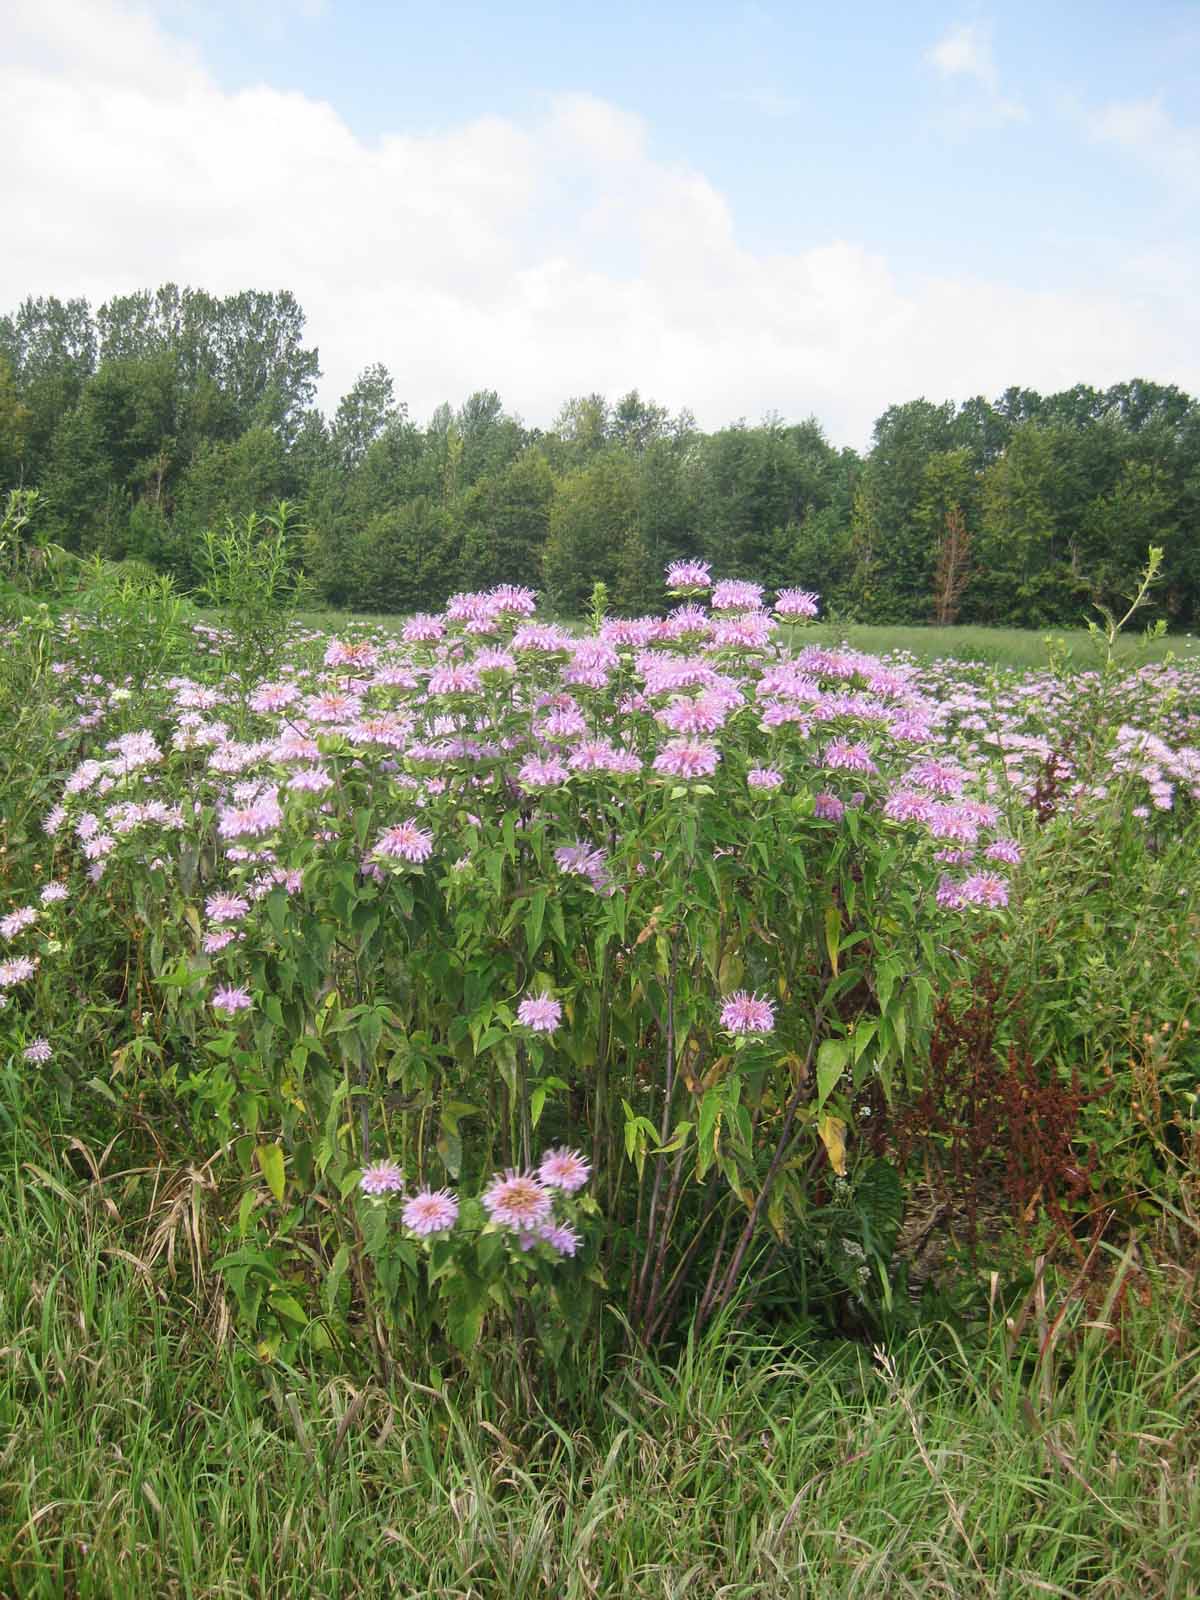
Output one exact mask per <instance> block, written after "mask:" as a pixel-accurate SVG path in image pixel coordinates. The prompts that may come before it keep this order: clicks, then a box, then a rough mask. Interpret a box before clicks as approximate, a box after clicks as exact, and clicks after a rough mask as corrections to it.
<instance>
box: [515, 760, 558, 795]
mask: <svg viewBox="0 0 1200 1600" xmlns="http://www.w3.org/2000/svg"><path fill="white" fill-rule="evenodd" d="M570 775H571V774H570V773H569V772H568V771H567V768H566V767H565V766H564V765H563V763H562V762H561V761H560V760H559V759H558V757H557V756H529V757H527V758H526V760H525V762H524V764H523V765H522V767H521V770H520V771H519V772H518V773H517V782H518V783H519V784H520V785H521V787H522V788H523V789H551V788H556V787H557V786H558V785H559V784H560V783H566V781H567V779H568V778H569V777H570Z"/></svg>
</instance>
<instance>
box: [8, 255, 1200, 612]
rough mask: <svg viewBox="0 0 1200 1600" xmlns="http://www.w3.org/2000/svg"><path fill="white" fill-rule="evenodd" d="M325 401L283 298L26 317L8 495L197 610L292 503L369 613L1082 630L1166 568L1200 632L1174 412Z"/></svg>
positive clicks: (1199, 446) (298, 313)
mask: <svg viewBox="0 0 1200 1600" xmlns="http://www.w3.org/2000/svg"><path fill="white" fill-rule="evenodd" d="M318 376H319V368H318V355H317V352H316V350H314V349H310V348H308V347H307V346H306V345H305V343H304V316H303V312H302V310H301V308H300V307H299V306H298V305H297V304H296V302H295V300H294V298H293V297H292V296H291V295H289V294H286V293H276V294H269V293H258V292H246V293H242V294H237V295H232V296H229V297H227V298H225V299H218V298H216V297H214V296H211V295H208V294H205V293H203V292H199V291H193V290H183V291H180V290H178V289H176V288H175V287H174V286H173V285H168V286H166V287H164V288H162V289H159V290H158V291H157V292H153V293H152V292H145V293H138V294H131V295H125V296H119V297H117V298H115V299H113V300H111V301H109V302H108V303H107V304H105V305H103V306H101V307H100V308H99V310H98V311H96V312H95V313H93V312H92V310H91V308H90V307H89V306H88V304H87V303H86V302H85V301H82V300H68V301H65V302H64V301H60V300H57V299H54V298H42V299H29V300H27V301H25V303H24V304H23V305H22V306H21V307H20V308H19V309H18V310H17V311H16V312H15V313H13V314H12V315H10V316H7V317H4V318H0V488H3V487H5V486H8V487H11V486H15V485H23V486H25V487H30V488H32V487H37V488H39V489H40V491H41V509H40V513H39V515H40V516H41V518H42V520H43V523H44V526H45V531H46V536H47V537H48V538H49V539H50V540H52V541H53V542H56V543H59V544H61V545H63V546H64V547H65V548H66V549H68V550H72V551H77V552H82V553H89V552H96V553H99V554H102V555H104V556H105V557H108V558H111V559H120V558H123V557H136V558H139V559H141V560H143V561H146V562H149V563H150V564H151V565H152V566H154V567H155V568H158V569H160V570H162V571H164V572H168V573H170V574H171V575H172V576H173V577H174V578H175V579H176V580H177V581H178V582H179V583H180V584H181V585H182V586H183V587H184V588H190V587H191V586H192V585H193V584H194V582H195V580H196V579H197V577H198V575H199V574H200V573H201V571H202V570H203V565H204V563H203V559H202V542H203V536H204V534H205V532H206V531H207V530H210V529H212V528H214V527H218V526H220V524H221V522H222V520H223V518H224V517H225V516H226V515H230V514H232V515H235V516H239V517H240V516H243V515H245V514H246V513H248V512H251V511H257V512H258V513H260V514H265V513H266V512H268V511H270V510H271V509H272V508H274V507H275V506H276V505H277V504H278V502H279V501H281V500H287V501H289V502H291V503H292V504H293V506H294V507H295V513H294V515H295V521H296V525H297V526H299V527H301V528H302V529H303V530H304V532H305V539H304V546H303V560H304V564H305V566H306V568H307V570H308V572H309V574H310V575H311V577H312V579H313V581H314V583H315V585H316V588H317V591H318V593H319V595H320V596H321V597H322V598H323V599H324V600H325V601H327V602H329V603H330V604H333V605H336V606H345V607H351V608H354V609H357V610H367V611H376V612H383V611H399V612H405V611H412V610H419V609H423V608H428V607H436V606H440V605H441V604H443V603H444V601H445V600H446V598H447V597H448V596H449V595H451V594H452V593H454V592H456V591H458V590H463V589H482V588H487V587H489V586H491V585H493V584H496V583H501V582H510V583H524V584H529V585H531V586H532V587H535V588H537V589H540V590H542V591H543V592H544V593H545V594H546V595H547V596H548V598H549V600H550V603H551V605H552V606H553V607H554V608H555V609H556V610H557V611H558V612H559V613H560V614H564V613H565V614H577V613H578V612H579V611H580V610H581V609H582V607H583V605H584V603H585V602H586V599H587V595H588V593H589V592H590V589H591V585H592V583H593V582H594V581H595V580H597V579H601V580H603V581H604V582H605V583H606V584H607V585H608V589H609V595H610V602H611V604H612V605H613V606H614V608H615V609H616V610H618V611H621V612H624V613H627V614H635V613H638V612H641V611H645V610H648V609H650V608H652V607H653V606H654V605H655V604H656V603H657V594H658V585H659V580H660V575H661V572H662V569H663V567H664V565H665V564H666V563H667V562H668V561H671V560H677V559H681V558H685V557H697V558H705V559H710V560H715V561H716V562H717V563H718V564H719V567H720V570H721V571H722V573H724V574H726V575H729V576H743V577H756V578H758V579H759V580H761V581H764V582H766V583H768V584H770V585H775V586H778V585H780V584H787V583H798V584H801V585H805V586H808V587H811V588H814V589H817V588H819V589H820V590H821V592H822V596H823V600H824V604H825V607H826V611H827V613H828V614H830V615H832V616H834V617H837V618H841V619H846V620H855V621H860V622H873V623H880V622H893V623H926V622H930V621H937V622H941V623H946V622H952V621H959V622H963V623H972V622H983V623H991V624H998V623H1005V624H1011V625H1015V626H1020V627H1038V626H1042V625H1045V624H1047V623H1055V624H1075V623H1078V622H1079V620H1080V618H1081V616H1083V615H1084V614H1087V613H1089V611H1090V607H1091V605H1092V603H1093V602H1096V601H1099V602H1102V603H1106V604H1112V603H1113V601H1114V598H1115V596H1116V595H1117V594H1119V593H1120V592H1122V590H1123V589H1124V587H1125V586H1126V585H1127V584H1128V582H1129V580H1130V578H1131V576H1132V574H1133V573H1134V572H1136V571H1137V569H1138V568H1139V566H1140V564H1141V562H1142V560H1143V559H1144V556H1145V551H1146V549H1147V547H1148V546H1149V545H1151V544H1155V545H1159V546H1161V547H1163V549H1164V550H1165V552H1166V562H1165V571H1166V574H1167V582H1166V583H1165V584H1164V585H1163V586H1162V587H1161V589H1160V590H1159V591H1158V592H1157V594H1156V597H1155V605H1156V606H1157V607H1158V609H1159V612H1160V614H1161V615H1162V616H1163V617H1164V618H1166V619H1167V621H1168V622H1169V623H1170V624H1171V625H1172V626H1177V627H1180V628H1185V627H1191V626H1192V625H1193V624H1194V623H1195V622H1196V621H1197V619H1198V618H1200V540H1198V539H1197V528H1198V526H1200V403H1198V402H1197V401H1195V400H1193V399H1192V398H1190V397H1189V396H1188V395H1186V394H1184V393H1181V392H1180V391H1179V390H1178V389H1176V388H1174V387H1163V386H1160V385H1155V384H1150V383H1145V382H1139V381H1131V382H1128V383H1123V384H1119V385H1116V386H1114V387H1113V388H1111V389H1108V390H1104V391H1097V390H1094V389H1090V388H1087V387H1086V386H1084V385H1078V386H1076V387H1075V388H1073V389H1070V390H1067V391H1065V392H1063V393H1061V394H1055V395H1049V396H1042V395H1039V394H1036V393H1034V392H1033V391H1031V390H1029V389H1023V388H1010V389H1008V390H1007V391H1006V392H1005V393H1004V394H1003V395H1002V396H1000V397H999V398H998V399H997V400H995V401H989V400H987V399H984V398H983V397H976V398H973V399H969V400H967V401H966V402H965V403H964V404H961V405H957V406H956V405H955V404H954V403H952V402H950V401H946V402H944V403H935V402H932V401H929V400H925V399H917V400H911V401H908V402H906V403H904V404H898V405H894V406H891V407H889V408H888V410H886V411H885V412H884V413H883V415H882V416H881V417H880V418H879V420H878V421H877V423H876V425H875V430H874V437H873V442H872V445H871V448H870V450H869V451H868V452H867V453H866V454H865V455H859V454H858V453H856V452H855V451H854V450H851V449H836V448H834V447H833V446H832V445H831V444H830V443H829V442H828V440H827V439H826V438H825V436H824V434H823V433H822V431H821V428H820V426H819V423H818V422H817V421H815V420H811V419H810V420H807V421H802V422H799V423H789V422H785V421H783V420H781V419H779V418H771V419H768V420H766V421H764V422H762V423H760V424H758V425H747V424H746V423H744V422H737V423H735V424H733V425H732V426H730V427H726V428H723V429H720V430H718V431H717V432H714V433H703V432H701V431H700V430H699V429H698V428H697V427H696V426H695V424H694V422H693V420H692V418H691V417H689V416H688V415H687V413H686V412H685V413H681V414H679V415H677V416H670V415H668V414H667V413H666V412H665V411H664V410H663V409H662V408H661V407H659V406H656V405H654V404H652V403H649V402H647V401H644V400H643V399H642V398H641V397H640V396H639V395H638V393H637V392H636V391H634V392H633V393H630V394H628V395H626V396H625V397H623V398H622V399H619V400H618V401H616V402H615V403H609V402H608V401H607V400H605V399H604V398H603V397H601V396H599V395H586V396H582V397H579V398H576V399H573V400H570V401H568V402H567V403H566V404H565V405H564V407H563V409H562V411H561V413H560V415H559V417H558V418H557V420H556V422H555V424H554V425H553V427H551V428H550V429H548V430H542V429H537V428H528V427H525V426H524V425H523V424H522V423H521V422H520V420H519V419H518V418H516V417H514V416H511V415H509V414H508V413H506V412H505V410H504V408H503V405H502V402H501V398H500V396H499V395H498V394H496V393H495V392H493V391H490V390H487V391H481V392H479V393H477V394H474V395H472V396H470V397H469V398H468V399H467V400H466V401H465V403H464V404H463V405H462V406H461V407H460V408H459V409H457V410H454V409H452V408H451V407H450V406H449V405H445V406H442V407H440V408H439V409H438V411H437V412H436V413H435V414H434V416H433V417H432V418H430V419H429V421H428V423H426V424H424V425H422V424H420V423H418V422H417V421H416V420H415V419H413V418H411V417H409V415H408V414H407V410H406V408H405V406H404V405H403V403H401V402H400V401H398V400H397V398H396V396H395V391H394V385H393V380H392V378H391V376H390V375H389V373H388V372H387V371H386V369H385V368H384V367H382V366H380V365H374V366H371V367H368V368H367V369H366V371H364V372H363V374H362V375H361V377H360V378H359V379H358V381H357V382H356V383H355V385H354V386H353V388H352V389H351V390H350V392H349V393H348V394H347V395H345V396H344V397H343V399H342V400H341V402H340V404H339V405H338V407H337V409H336V412H335V414H334V416H333V417H332V419H327V418H325V417H323V416H322V415H321V413H320V412H319V411H317V410H316V409H314V405H313V399H314V394H315V386H316V381H317V378H318Z"/></svg>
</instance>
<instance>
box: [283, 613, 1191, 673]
mask: <svg viewBox="0 0 1200 1600" xmlns="http://www.w3.org/2000/svg"><path fill="white" fill-rule="evenodd" d="M300 620H301V621H302V622H303V623H305V624H306V625H307V626H309V627H313V628H320V629H323V630H329V631H331V632H336V631H337V630H338V629H339V628H344V627H346V626H348V625H350V624H367V625H370V626H373V627H379V628H384V629H386V630H387V631H389V632H393V631H398V630H399V628H400V627H401V625H402V623H403V621H404V618H403V617H400V616H396V615H394V614H392V615H386V614H368V613H362V612H347V611H313V612H307V613H305V614H304V615H303V616H302V617H301V619H300ZM794 637H796V638H799V637H800V630H798V629H797V630H794ZM803 638H804V639H806V640H812V641H813V642H814V643H817V644H823V645H835V644H840V643H842V642H843V641H844V642H846V643H848V644H850V645H851V646H852V647H853V648H854V649H856V650H865V651H867V652H868V653H870V654H872V655H884V654H886V653H887V652H889V651H893V650H904V651H907V652H909V653H910V654H911V655H913V656H915V657H916V658H917V659H918V660H920V661H937V660H944V659H950V660H954V661H982V662H985V663H987V664H988V665H989V666H996V667H1014V668H1016V669H1018V670H1020V671H1025V670H1027V669H1029V668H1031V667H1032V668H1036V667H1044V666H1046V665H1047V663H1048V661H1049V659H1050V649H1049V648H1048V641H1050V640H1053V650H1054V653H1055V654H1056V656H1057V657H1059V658H1063V657H1065V659H1066V660H1067V662H1068V664H1069V665H1070V666H1072V667H1078V668H1087V667H1091V666H1094V665H1095V664H1096V661H1097V654H1096V647H1095V645H1094V644H1093V642H1092V640H1091V638H1090V636H1089V634H1088V632H1087V629H1086V628H1068V629H1061V628H1048V629H1044V630H1041V631H1039V630H1037V629H1033V628H985V627H961V628H959V627H953V628H935V627H902V626H894V627H893V626H888V627H885V626H882V625H881V626H872V625H867V624H857V623H855V624H834V623H828V622H817V623H813V624H811V625H810V626H808V627H806V628H805V629H804V630H803ZM1116 655H1117V657H1118V659H1120V660H1122V661H1142V660H1146V661H1165V660H1166V659H1167V658H1168V657H1169V656H1172V655H1173V656H1174V657H1176V658H1177V659H1179V660H1185V661H1195V660H1200V638H1194V637H1193V636H1192V635H1191V634H1178V633H1177V634H1168V635H1167V636H1166V637H1165V638H1162V639H1157V640H1152V641H1150V642H1149V643H1146V642H1145V641H1143V640H1142V639H1141V638H1140V637H1139V636H1138V635H1137V634H1124V635H1122V636H1121V638H1120V639H1119V640H1118V641H1117V648H1116Z"/></svg>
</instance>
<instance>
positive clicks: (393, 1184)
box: [358, 1161, 404, 1194]
mask: <svg viewBox="0 0 1200 1600" xmlns="http://www.w3.org/2000/svg"><path fill="white" fill-rule="evenodd" d="M358 1186H359V1188H360V1189H361V1190H362V1192H363V1193H364V1194H391V1193H393V1192H394V1191H395V1190H397V1189H403V1187H404V1174H403V1172H401V1170H400V1168H399V1167H398V1166H397V1165H396V1163H395V1162H394V1161H373V1162H372V1163H371V1165H370V1166H369V1167H364V1168H363V1170H362V1176H361V1177H360V1178H359V1180H358Z"/></svg>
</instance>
